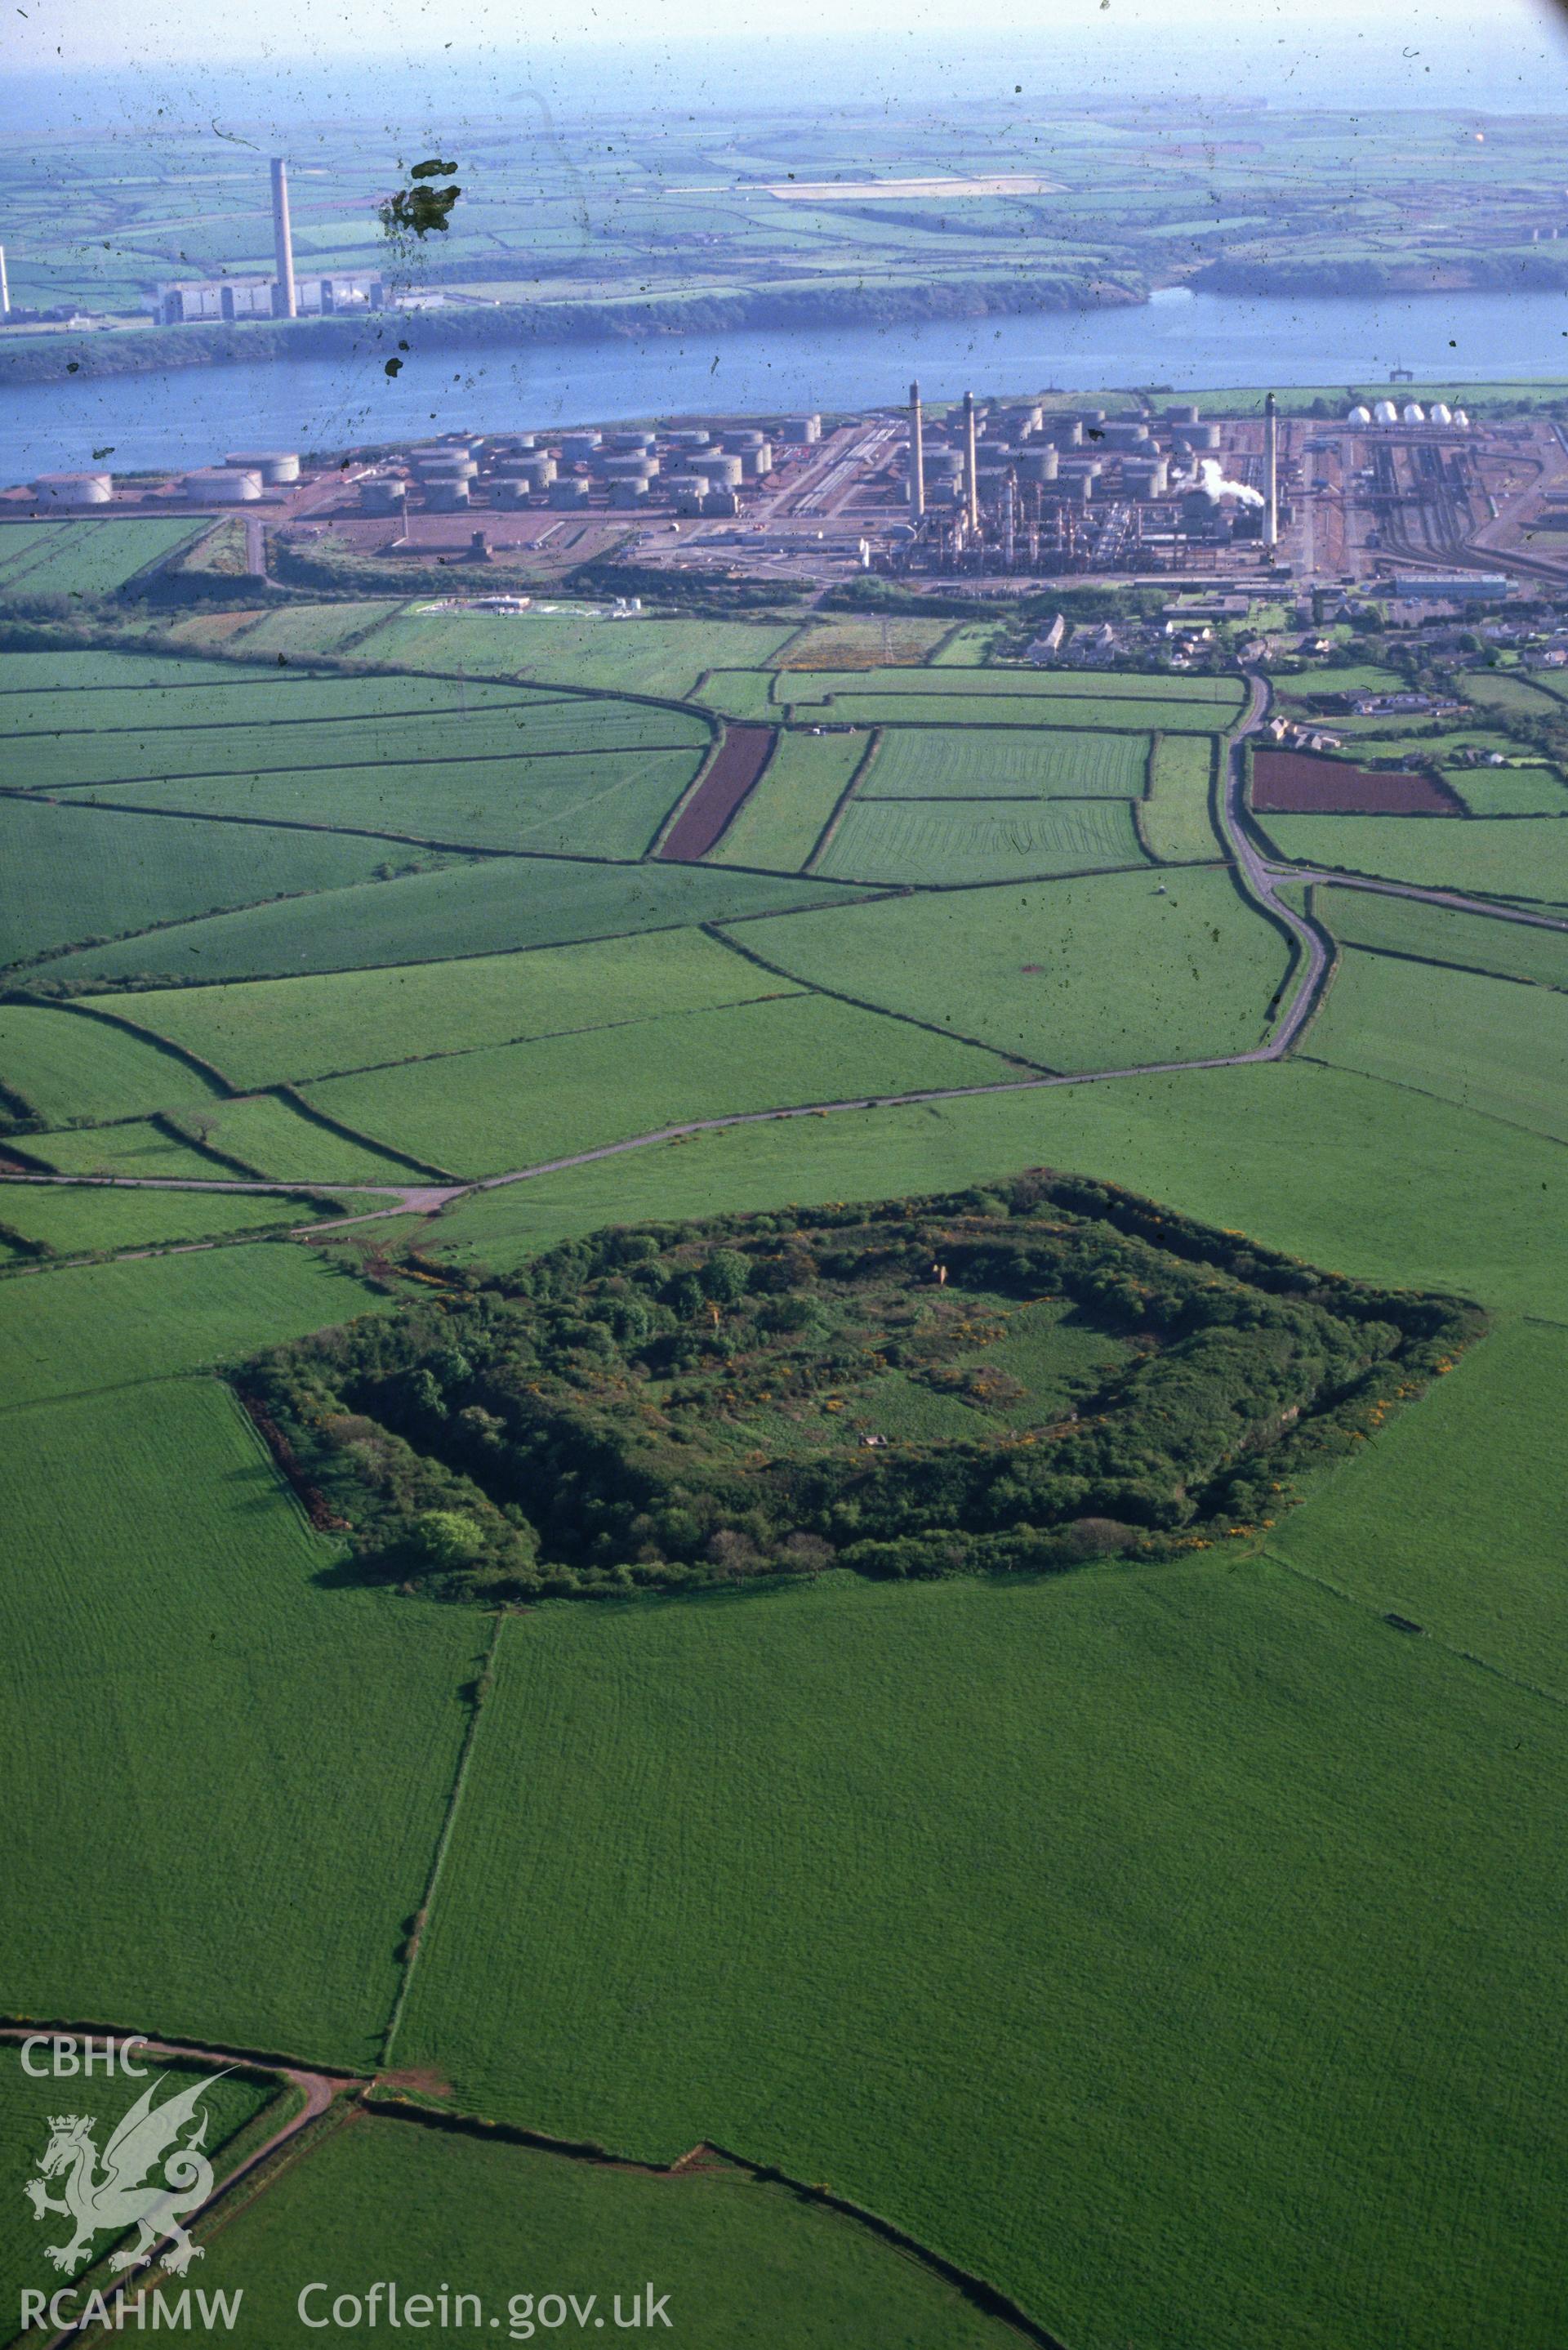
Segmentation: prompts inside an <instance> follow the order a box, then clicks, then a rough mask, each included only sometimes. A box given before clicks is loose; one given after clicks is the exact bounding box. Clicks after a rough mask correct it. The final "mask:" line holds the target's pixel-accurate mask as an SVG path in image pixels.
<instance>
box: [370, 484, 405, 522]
mask: <svg viewBox="0 0 1568 2350" xmlns="http://www.w3.org/2000/svg"><path fill="white" fill-rule="evenodd" d="M408 503H409V485H408V484H407V482H361V483H360V484H359V511H360V512H361V514H376V515H389V514H402V513H403V512H404V511H405V509H406V508H407V505H408Z"/></svg>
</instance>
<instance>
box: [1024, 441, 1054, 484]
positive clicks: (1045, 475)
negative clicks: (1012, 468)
mask: <svg viewBox="0 0 1568 2350" xmlns="http://www.w3.org/2000/svg"><path fill="white" fill-rule="evenodd" d="M1061 463H1062V460H1061V457H1060V456H1059V455H1058V453H1057V452H1056V450H1055V449H1054V448H1050V449H1025V451H1024V452H1023V456H1022V457H1020V459H1019V460H1018V478H1019V480H1020V481H1021V482H1054V480H1055V478H1056V473H1057V469H1058V467H1059V466H1060V464H1061Z"/></svg>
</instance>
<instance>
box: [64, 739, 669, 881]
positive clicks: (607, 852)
mask: <svg viewBox="0 0 1568 2350" xmlns="http://www.w3.org/2000/svg"><path fill="white" fill-rule="evenodd" d="M699 764H700V756H699V754H698V752H697V751H696V750H695V749H693V748H691V747H686V748H681V749H677V750H663V751H659V750H654V751H637V750H633V751H598V752H590V753H581V754H578V753H572V752H566V753H559V754H552V755H550V756H549V757H546V758H515V759H514V758H483V759H451V760H443V759H425V760H422V761H421V762H419V763H417V764H401V763H400V762H399V761H397V760H389V761H387V762H385V763H383V764H379V765H375V764H372V765H367V766H352V767H320V768H318V767H305V768H292V769H291V768H280V769H275V770H272V771H269V772H267V773H265V774H252V775H192V776H187V777H186V778H185V779H184V780H183V781H182V782H179V783H146V784H136V785H112V784H111V785H105V786H104V787H103V789H102V790H100V791H95V792H94V793H93V794H92V797H93V798H94V799H95V800H96V801H98V802H99V803H109V804H110V805H112V804H113V803H114V802H115V801H117V800H119V801H130V800H134V801H135V803H136V805H137V806H138V807H143V808H146V807H151V808H160V809H162V808H168V809H180V810H187V811H189V812H191V813H192V814H193V815H199V816H244V817H246V818H248V819H250V820H252V821H253V822H254V821H255V820H256V819H258V818H259V819H261V820H262V821H264V822H265V823H267V824H271V825H279V824H308V825H312V826H317V827H319V826H328V827H331V826H345V827H357V828H359V829H363V830H367V831H370V832H373V833H378V834H381V835H385V836H389V837H391V838H392V839H393V840H400V839H406V840H415V841H431V840H434V841H439V842H441V843H443V844H447V845H455V846H456V847H475V848H504V849H512V850H521V851H527V850H535V851H538V850H542V851H545V852H546V853H550V854H555V855H566V854H570V853H573V852H579V853H581V854H583V855H585V856H590V857H603V858H639V857H641V856H643V855H644V854H645V853H646V851H647V849H648V848H649V845H650V843H651V842H652V840H653V838H654V836H655V835H656V834H657V833H658V831H659V827H660V826H661V825H662V824H663V822H664V819H665V817H666V816H668V815H669V813H670V809H671V808H672V807H673V806H674V805H675V803H676V801H677V800H678V799H679V798H680V795H681V793H682V792H683V791H684V790H685V789H686V787H687V785H689V784H690V783H691V779H692V777H693V776H694V775H696V773H697V769H698V766H699ZM84 796H85V795H84ZM285 837H288V836H285ZM293 837H295V838H298V837H299V836H298V835H295V836H293ZM360 847H361V850H362V854H363V855H364V857H365V858H366V859H367V861H368V862H369V863H375V862H379V860H380V859H381V858H385V857H388V856H389V855H393V854H395V852H394V851H393V850H390V849H389V847H387V844H386V840H385V839H382V840H380V841H365V842H364V843H362V844H360Z"/></svg>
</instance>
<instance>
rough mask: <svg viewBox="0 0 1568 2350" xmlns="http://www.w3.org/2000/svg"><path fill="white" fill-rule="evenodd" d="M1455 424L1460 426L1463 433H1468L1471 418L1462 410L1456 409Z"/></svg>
mask: <svg viewBox="0 0 1568 2350" xmlns="http://www.w3.org/2000/svg"><path fill="white" fill-rule="evenodd" d="M1454 422H1455V423H1456V424H1457V425H1458V427H1459V431H1460V432H1469V429H1470V420H1469V416H1468V414H1467V413H1466V411H1464V410H1463V409H1462V408H1456V409H1455V411H1454Z"/></svg>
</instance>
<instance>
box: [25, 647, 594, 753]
mask: <svg viewBox="0 0 1568 2350" xmlns="http://www.w3.org/2000/svg"><path fill="white" fill-rule="evenodd" d="M349 608H350V609H352V607H349ZM231 617H232V616H231ZM105 658H106V659H109V660H121V659H124V658H125V656H123V655H114V654H110V655H106V656H105ZM161 667H163V668H166V669H170V670H172V671H175V672H176V674H175V676H174V677H173V678H172V679H171V681H169V682H167V683H160V682H159V681H156V680H153V679H151V678H148V677H146V676H143V675H141V674H140V669H139V667H138V665H136V664H134V663H133V664H132V675H131V677H130V679H129V680H128V681H126V682H125V683H124V684H123V685H120V684H116V683H114V682H109V683H106V684H104V685H102V686H100V687H99V689H98V690H97V691H95V692H94V693H93V694H92V695H91V696H90V698H89V697H88V696H86V695H84V694H82V693H81V692H78V691H71V690H70V689H69V688H68V687H62V688H61V690H60V691H57V692H46V691H40V690H38V689H37V688H35V689H33V690H32V691H29V692H28V693H27V694H26V698H25V699H19V700H17V701H16V702H11V701H4V702H0V720H4V721H5V732H6V733H7V735H9V736H14V737H15V738H16V742H17V743H18V745H19V746H20V748H21V750H22V751H23V752H26V748H27V746H28V745H30V744H34V743H36V742H37V741H38V739H39V738H42V737H52V736H55V735H58V736H59V737H60V740H61V743H62V745H63V746H65V747H66V748H67V749H68V747H69V746H70V745H71V744H73V743H90V742H91V739H92V737H93V736H94V735H96V734H101V735H103V736H104V737H105V738H106V745H105V746H104V747H109V748H111V747H112V745H113V743H115V742H119V741H121V740H125V741H127V742H128V743H130V744H131V745H134V744H136V743H140V742H142V741H143V740H144V739H145V738H147V737H148V736H150V735H152V734H157V735H159V736H160V737H162V736H164V735H167V737H168V738H169V740H170V743H171V746H172V747H173V748H175V749H177V747H178V745H179V743H182V742H184V743H192V744H193V745H195V746H196V747H198V748H199V747H200V745H201V743H202V741H203V740H204V739H205V736H206V733H207V732H208V730H209V729H211V728H213V727H218V726H221V727H239V728H245V727H254V728H260V729H262V730H264V731H263V733H262V734H261V737H260V739H261V740H262V741H263V742H264V743H274V744H278V743H281V744H283V745H286V746H287V745H294V746H296V748H295V749H293V750H290V751H288V753H287V755H289V756H291V757H292V756H298V757H300V758H302V759H314V758H315V757H316V756H317V754H316V753H315V751H314V750H312V749H310V748H308V747H307V746H308V745H310V744H311V743H312V741H313V739H314V736H315V733H316V731H317V729H318V728H320V727H322V726H326V725H328V724H331V725H337V724H339V723H348V721H350V720H355V721H365V722H370V721H378V720H384V719H388V718H397V717H402V718H404V719H406V720H408V721H410V722H411V721H414V720H418V721H420V722H421V723H428V722H429V720H430V719H431V717H432V716H433V717H436V718H441V719H444V720H448V721H450V722H451V724H452V728H453V729H454V730H455V731H456V732H458V733H461V730H462V728H463V727H464V726H469V727H472V725H473V724H474V723H476V722H492V721H493V720H495V718H496V717H497V715H498V713H499V712H504V711H509V712H514V713H520V712H524V711H532V710H535V709H538V710H540V711H544V710H548V709H553V708H554V707H555V705H556V700H557V699H558V697H556V696H554V695H549V694H545V693H543V692H540V691H537V690H536V689H535V688H532V687H528V686H518V685H482V684H473V685H469V684H464V683H462V682H460V681H458V680H456V679H453V678H428V677H337V676H332V675H329V674H327V673H325V672H321V671H300V670H277V669H274V668H271V667H269V666H268V665H267V664H266V663H265V662H264V661H257V662H255V663H254V664H252V665H250V666H248V667H242V666H241V665H240V664H239V663H238V662H229V663H226V664H225V663H223V662H219V661H202V662H200V663H197V662H187V661H166V662H163V663H161ZM197 668H199V669H200V671H201V675H200V676H199V677H191V676H187V675H185V674H184V672H185V671H187V670H189V669H197ZM116 674H118V672H116ZM518 723H521V720H520V719H519V722H518ZM296 726H297V727H298V728H299V729H300V732H299V733H297V734H296V733H293V732H292V731H291V730H292V729H293V728H294V727H296ZM368 739H369V738H368ZM182 764H193V763H192V762H180V761H175V762H172V763H171V770H170V771H171V772H175V771H176V770H177V768H178V766H180V765H182Z"/></svg>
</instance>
